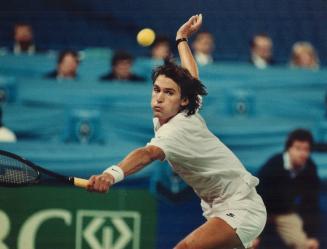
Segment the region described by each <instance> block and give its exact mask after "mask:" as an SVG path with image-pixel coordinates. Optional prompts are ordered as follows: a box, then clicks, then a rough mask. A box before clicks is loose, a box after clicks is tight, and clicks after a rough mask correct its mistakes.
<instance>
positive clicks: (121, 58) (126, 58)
mask: <svg viewBox="0 0 327 249" xmlns="http://www.w3.org/2000/svg"><path fill="white" fill-rule="evenodd" d="M132 66H133V57H132V55H130V54H129V53H127V52H124V51H118V52H116V53H115V54H114V56H113V57H112V60H111V72H109V73H108V74H106V75H103V76H101V77H100V81H111V80H122V81H134V82H142V81H145V78H143V77H142V76H139V75H137V74H134V73H132Z"/></svg>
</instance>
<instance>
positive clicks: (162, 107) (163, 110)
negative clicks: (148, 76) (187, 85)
mask: <svg viewBox="0 0 327 249" xmlns="http://www.w3.org/2000/svg"><path fill="white" fill-rule="evenodd" d="M187 104H188V100H187V99H182V98H181V89H180V87H179V86H178V85H177V84H176V83H175V81H173V80H172V79H170V78H168V77H166V76H164V75H159V76H158V78H157V79H156V81H155V82H154V84H153V89H152V100H151V107H152V110H153V115H154V117H157V118H158V119H159V122H160V124H161V125H162V124H164V123H167V122H168V121H169V120H170V119H171V118H172V117H174V116H175V115H176V114H177V113H179V111H180V110H181V107H183V106H186V105H187Z"/></svg>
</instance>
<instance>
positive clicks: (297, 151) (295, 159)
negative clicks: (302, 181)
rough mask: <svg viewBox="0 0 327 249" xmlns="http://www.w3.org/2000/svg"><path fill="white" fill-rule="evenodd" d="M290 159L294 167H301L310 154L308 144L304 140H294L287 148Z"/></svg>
mask: <svg viewBox="0 0 327 249" xmlns="http://www.w3.org/2000/svg"><path fill="white" fill-rule="evenodd" d="M288 153H289V155H290V160H291V163H292V165H293V167H294V168H295V169H299V168H301V167H303V166H304V165H305V164H306V162H307V160H308V158H309V156H310V144H309V143H308V142H306V141H297V140H295V141H294V142H293V144H292V146H291V147H290V148H289V149H288Z"/></svg>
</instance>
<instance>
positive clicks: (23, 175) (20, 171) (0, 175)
mask: <svg viewBox="0 0 327 249" xmlns="http://www.w3.org/2000/svg"><path fill="white" fill-rule="evenodd" d="M41 176H47V177H50V178H51V180H54V181H55V182H58V183H66V184H70V185H74V186H76V187H80V188H86V186H87V184H88V180H85V179H81V178H77V177H67V176H63V175H60V174H57V173H55V172H52V171H50V170H47V169H44V168H42V167H40V166H38V165H35V164H34V163H32V162H30V161H28V160H26V159H24V158H21V157H20V156H18V155H15V154H13V153H10V152H7V151H3V150H0V186H5V187H20V186H26V185H32V184H38V183H39V182H40V179H41Z"/></svg>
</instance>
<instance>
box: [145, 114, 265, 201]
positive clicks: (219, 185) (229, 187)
mask: <svg viewBox="0 0 327 249" xmlns="http://www.w3.org/2000/svg"><path fill="white" fill-rule="evenodd" d="M153 122H154V130H155V137H154V138H152V139H151V141H150V142H149V143H148V144H147V145H154V146H157V147H159V148H161V149H162V150H163V152H164V153H165V160H167V161H168V163H169V164H170V165H171V166H172V168H173V170H174V171H175V172H176V173H177V174H179V175H180V177H181V178H183V180H184V181H185V182H187V183H188V184H189V185H190V186H191V187H192V188H193V189H194V191H195V192H196V193H197V195H198V196H199V197H200V198H201V199H203V200H204V201H205V202H207V203H212V202H213V200H215V203H217V202H218V203H219V202H221V203H226V201H227V200H241V199H242V198H244V197H245V196H247V195H248V193H249V192H250V191H251V190H253V188H254V187H255V186H256V185H258V183H259V180H258V179H257V178H256V177H254V176H252V175H251V174H250V173H249V172H248V171H246V169H245V168H244V166H243V165H242V163H241V162H240V161H239V159H238V158H237V157H236V156H235V155H234V154H233V152H232V151H231V150H230V149H228V148H227V147H226V146H225V145H224V144H223V143H222V142H221V141H220V140H219V139H218V138H217V137H216V136H215V135H213V134H212V133H211V132H210V131H209V130H208V128H207V126H206V123H205V121H204V120H203V118H202V117H201V115H200V114H199V113H196V114H194V115H191V116H189V117H187V116H186V115H185V113H183V112H182V113H179V114H177V115H176V116H175V117H173V118H172V119H170V120H169V121H168V122H167V123H165V124H164V125H162V126H161V127H160V124H159V120H158V119H157V118H154V120H153Z"/></svg>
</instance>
